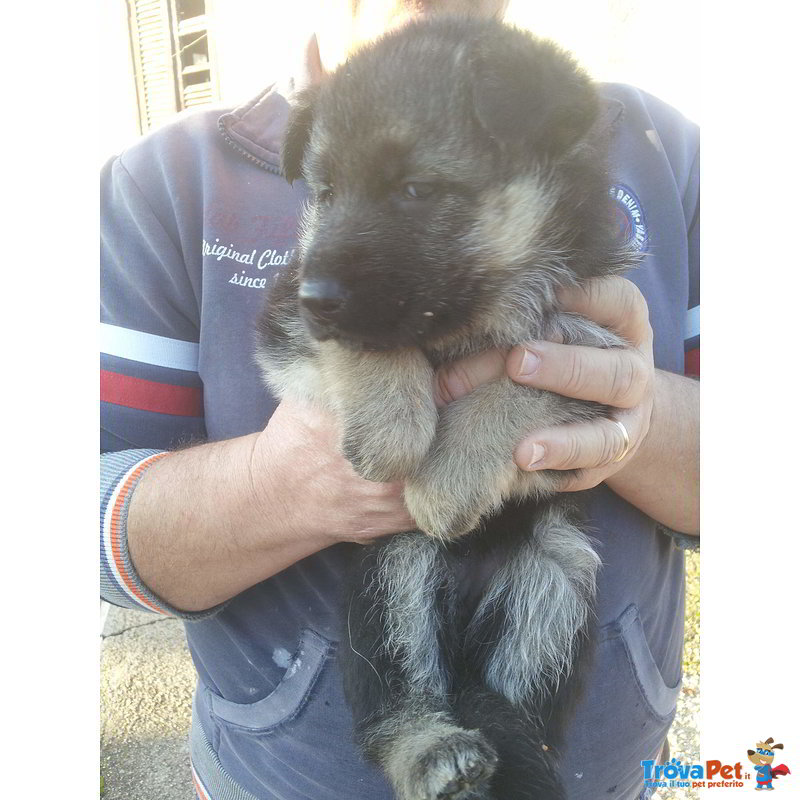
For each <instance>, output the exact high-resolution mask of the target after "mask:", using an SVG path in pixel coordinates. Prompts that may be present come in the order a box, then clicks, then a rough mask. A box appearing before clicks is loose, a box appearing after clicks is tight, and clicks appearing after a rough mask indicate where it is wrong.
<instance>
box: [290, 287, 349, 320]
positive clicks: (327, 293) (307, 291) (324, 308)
mask: <svg viewBox="0 0 800 800" xmlns="http://www.w3.org/2000/svg"><path fill="white" fill-rule="evenodd" d="M347 296H348V292H347V290H346V289H345V288H344V287H343V286H342V284H341V283H339V281H337V280H334V279H333V278H320V279H318V280H310V281H303V282H302V283H301V284H300V291H299V292H298V297H299V298H300V304H301V305H302V306H303V308H304V309H306V311H308V312H309V313H310V314H312V315H313V316H314V317H316V318H317V319H319V320H323V321H330V320H333V319H335V318H336V316H337V315H338V314H339V312H341V310H342V309H343V308H344V305H345V301H346V300H347Z"/></svg>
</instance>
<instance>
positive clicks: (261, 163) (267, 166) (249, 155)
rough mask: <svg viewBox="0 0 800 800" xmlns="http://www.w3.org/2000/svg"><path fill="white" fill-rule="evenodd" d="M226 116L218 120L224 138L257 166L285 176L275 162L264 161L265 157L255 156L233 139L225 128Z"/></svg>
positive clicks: (218, 126)
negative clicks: (224, 120)
mask: <svg viewBox="0 0 800 800" xmlns="http://www.w3.org/2000/svg"><path fill="white" fill-rule="evenodd" d="M223 119H224V117H220V118H219V119H218V120H217V128H218V129H219V132H220V134H222V138H223V139H224V140H225V141H226V142H227V143H228V144H229V145H230V146H231V147H232V148H233V149H234V150H236V152H238V153H240V154H241V155H243V156H244V157H245V158H246V159H247V160H248V161H252V162H253V163H254V164H256V165H257V166H259V167H261V169H263V170H266V171H267V172H271V173H272V174H273V175H278V176H280V177H283V173H282V172H281V171H280V169H278V168H277V167H276V166H274V165H273V164H270V163H269V162H268V161H264V159H262V158H259V157H258V156H254V155H253V154H252V153H251V152H250V151H249V150H245V148H244V147H242V146H241V145H240V144H239V143H238V142H237V141H236V140H235V139H233V138H232V137H231V136H230V135H229V134H228V131H227V130H225V123H224V122H223V121H222V120H223Z"/></svg>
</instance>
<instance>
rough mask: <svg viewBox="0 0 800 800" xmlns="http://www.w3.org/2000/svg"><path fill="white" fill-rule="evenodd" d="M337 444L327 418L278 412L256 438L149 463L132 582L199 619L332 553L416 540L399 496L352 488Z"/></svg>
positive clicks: (140, 493)
mask: <svg viewBox="0 0 800 800" xmlns="http://www.w3.org/2000/svg"><path fill="white" fill-rule="evenodd" d="M337 439H338V432H337V428H336V425H335V424H334V422H333V420H332V419H331V418H330V417H329V416H327V415H325V414H322V413H320V412H316V411H313V410H311V409H309V408H306V407H302V406H292V405H289V404H287V403H283V404H281V405H280V406H279V407H278V409H277V410H276V411H275V413H274V414H273V416H272V418H271V419H270V422H269V425H268V426H267V427H266V429H265V430H264V431H263V432H262V433H257V434H251V435H249V436H243V437H239V438H236V439H230V440H228V441H224V442H215V443H212V444H207V445H201V446H199V447H195V448H191V449H189V450H184V451H179V452H175V453H171V454H170V455H168V456H166V457H164V458H161V459H159V460H158V461H157V462H155V463H153V464H152V466H150V467H149V468H148V470H147V471H146V473H145V474H144V476H143V477H142V479H141V481H140V482H139V484H138V485H137V487H136V489H135V491H134V492H133V496H132V498H131V504H130V509H129V512H128V520H127V544H128V549H129V551H130V554H131V559H132V562H133V565H134V567H135V569H136V572H137V573H138V576H139V578H141V580H142V581H143V582H144V583H145V584H146V585H147V586H148V587H149V588H150V589H152V591H153V592H154V593H155V594H156V595H158V596H159V597H160V598H162V599H163V600H165V601H166V602H167V603H169V604H170V605H171V606H173V607H175V608H177V609H181V610H183V611H188V612H191V611H199V610H202V609H207V608H210V607H212V606H215V605H218V604H219V603H222V602H224V601H225V600H227V599H229V598H231V597H233V596H234V595H236V594H238V593H239V592H241V591H243V590H245V589H247V588H249V587H250V586H253V585H255V584H256V583H259V582H260V581H262V580H265V579H266V578H269V577H270V576H272V575H274V574H276V573H277V572H280V571H281V570H283V569H285V568H286V567H288V566H290V565H291V564H293V563H295V562H296V561H299V560H300V559H302V558H305V557H306V556H309V555H311V554H312V553H315V552H317V551H319V550H322V549H324V548H325V547H328V546H329V545H331V544H334V543H336V542H340V541H354V542H364V541H369V540H371V539H373V538H375V537H378V536H383V535H386V534H389V533H397V532H400V531H404V530H410V529H412V528H413V527H414V521H413V520H412V519H411V518H410V517H409V516H408V512H407V511H406V509H405V506H404V504H403V494H402V485H400V484H382V483H371V482H369V481H365V480H363V479H362V478H360V477H358V476H357V475H356V474H355V472H353V470H352V468H351V467H350V464H349V463H348V462H347V461H345V459H344V458H343V457H342V456H341V455H340V454H339V452H338V448H337Z"/></svg>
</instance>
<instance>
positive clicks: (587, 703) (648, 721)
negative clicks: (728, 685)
mask: <svg viewBox="0 0 800 800" xmlns="http://www.w3.org/2000/svg"><path fill="white" fill-rule="evenodd" d="M595 644H596V646H595V648H594V660H593V663H592V665H591V667H590V668H589V674H588V676H587V678H588V679H587V682H586V687H585V694H584V695H583V696H582V698H581V700H580V701H579V702H578V705H577V708H576V712H575V716H574V717H573V718H572V720H571V722H570V723H569V725H568V729H567V731H566V736H565V742H564V749H563V756H562V759H561V774H562V777H563V779H564V783H565V789H566V793H567V796H568V797H569V798H570V800H596V798H597V797H603V798H608V800H618V799H619V798H638V797H639V795H640V794H641V792H642V789H643V788H644V777H643V773H642V767H641V762H642V761H644V760H646V759H649V758H657V757H658V755H659V754H660V752H661V747H662V745H663V743H664V740H665V739H666V736H667V731H668V730H669V726H670V724H671V722H672V719H673V717H674V715H675V708H676V705H677V700H678V695H679V693H680V680H678V681H677V683H676V684H675V685H674V686H669V685H667V683H666V682H665V681H664V678H663V676H662V674H661V670H660V669H659V667H658V664H657V663H656V661H655V659H654V658H653V654H652V651H651V650H650V645H649V644H648V642H647V637H646V635H645V632H644V628H643V627H642V621H641V618H640V616H639V609H638V608H637V607H636V606H635V605H630V606H628V607H627V608H626V609H625V611H623V613H622V614H620V616H619V617H617V619H615V620H614V621H613V622H611V623H609V624H608V625H604V626H603V627H601V628H600V629H599V630H598V631H597V632H596V640H595Z"/></svg>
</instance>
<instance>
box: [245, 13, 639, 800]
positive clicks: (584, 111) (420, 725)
mask: <svg viewBox="0 0 800 800" xmlns="http://www.w3.org/2000/svg"><path fill="white" fill-rule="evenodd" d="M599 108H600V106H599V101H598V97H597V95H596V91H595V89H594V87H593V85H592V84H591V82H590V81H589V79H588V78H587V77H586V76H585V75H584V74H583V73H582V72H581V71H580V70H579V69H578V67H577V66H576V64H575V63H574V61H573V60H572V59H571V58H570V57H569V56H567V55H566V54H565V53H563V52H561V51H560V50H559V49H558V48H556V47H555V46H554V45H552V44H550V43H548V42H543V41H538V40H535V39H534V38H532V37H531V36H529V35H528V34H527V33H524V32H522V31H519V30H516V29H513V28H509V27H506V26H504V25H503V24H501V23H499V22H495V21H489V20H478V19H467V18H464V19H461V18H438V19H433V20H426V21H422V22H414V23H412V24H410V25H408V26H407V27H405V28H403V29H400V30H398V31H396V32H393V33H390V34H388V35H387V36H385V37H384V38H383V39H381V40H380V41H378V42H377V43H376V44H374V45H373V46H371V47H369V48H366V49H364V50H362V51H361V52H359V53H358V54H356V55H355V56H353V57H352V58H351V59H350V60H349V61H348V62H347V63H346V64H344V65H343V66H341V67H340V68H339V69H338V70H337V71H336V72H335V73H334V74H333V75H331V76H330V77H329V79H328V80H327V81H326V82H325V83H324V84H323V85H322V86H320V87H316V88H314V89H311V90H308V91H307V92H306V93H304V94H303V95H302V96H301V97H300V98H299V99H298V100H297V102H296V104H295V105H294V106H293V108H292V111H291V114H290V119H289V125H288V131H287V134H286V140H285V145H284V150H283V169H284V172H285V174H286V177H287V179H288V180H289V181H294V180H295V179H297V178H299V177H301V176H302V177H304V178H305V179H306V181H307V183H308V187H309V190H310V202H309V204H308V206H307V209H306V213H305V216H304V220H303V224H302V230H301V236H300V242H299V246H298V251H297V257H296V258H295V260H294V261H293V263H292V264H291V265H290V266H289V267H288V268H287V269H286V270H285V271H284V272H282V273H281V274H280V275H279V276H278V277H277V279H276V283H275V285H274V287H273V289H272V291H271V293H270V297H269V301H268V305H267V308H266V310H265V312H264V314H263V316H262V318H261V320H260V323H259V345H258V358H259V362H260V364H261V366H262V368H263V372H264V376H265V379H266V382H267V384H268V386H269V387H270V389H271V390H272V391H273V393H274V394H275V395H277V396H278V397H280V398H285V397H290V396H291V397H294V398H297V399H301V400H303V401H306V402H311V403H316V404H319V405H320V406H323V407H325V408H327V409H329V410H331V411H332V412H333V413H334V414H336V415H337V417H338V419H339V420H340V421H341V425H342V430H343V435H342V442H341V447H342V451H343V453H344V454H345V456H346V457H347V458H348V459H349V461H350V462H351V464H352V465H353V467H354V469H355V470H356V471H357V472H358V473H359V474H360V475H361V476H363V477H364V478H366V479H368V480H372V481H390V480H403V481H405V485H406V489H405V500H406V504H407V506H408V509H409V511H410V512H411V514H412V516H413V517H414V519H415V520H416V521H417V523H418V525H419V530H418V531H411V532H408V533H403V534H398V535H396V536H393V537H390V538H388V539H384V540H383V541H381V542H379V543H376V544H373V545H370V546H368V547H366V548H362V549H358V550H354V557H353V562H354V563H353V573H354V574H353V576H352V581H351V585H350V588H349V589H348V591H347V593H346V597H345V603H344V612H343V613H344V614H345V620H344V623H345V624H343V646H342V648H341V650H340V661H341V668H342V671H343V675H344V683H345V691H346V694H347V697H348V701H349V703H350V704H351V707H352V710H353V715H354V720H355V728H356V734H357V737H358V741H359V743H360V745H361V747H362V749H363V752H364V753H365V755H366V756H367V758H369V759H370V760H372V761H373V762H375V763H376V764H378V765H379V766H380V767H381V768H382V769H383V771H384V773H385V774H386V776H387V778H388V779H389V781H390V783H391V784H392V786H393V788H394V791H395V794H396V796H397V798H399V800H436V799H437V798H438V799H440V800H441V799H443V798H446V799H447V800H466V799H467V798H473V799H478V798H498V799H499V798H502V800H515V799H516V798H531V797H537V798H539V797H542V798H560V797H562V796H563V789H562V788H561V785H560V782H559V779H558V775H557V761H556V753H557V747H554V744H555V745H557V743H558V731H557V727H558V726H557V722H558V721H559V720H562V721H563V719H564V718H565V715H566V709H567V707H568V706H569V703H570V700H571V699H572V698H574V696H575V694H576V689H575V680H574V677H575V675H576V672H577V671H578V670H577V667H576V663H577V660H578V654H579V651H580V650H581V643H582V641H583V639H584V638H585V636H584V634H585V632H586V629H587V623H588V620H589V618H590V614H591V608H592V598H593V594H594V587H595V573H596V571H597V568H598V565H599V559H598V557H597V555H596V553H595V552H594V550H593V548H592V545H591V543H590V540H589V539H588V538H587V536H586V535H585V534H584V533H583V532H582V531H581V529H580V527H579V526H578V524H577V521H576V520H577V516H576V513H575V510H574V509H573V508H572V507H571V506H570V503H569V501H567V500H566V499H564V496H563V495H562V496H558V495H557V494H556V493H555V490H556V488H557V485H558V480H559V475H558V474H557V473H554V472H552V471H550V472H547V471H545V472H535V473H525V472H522V471H521V470H519V469H518V468H517V467H516V466H515V465H514V463H513V460H512V452H513V449H514V447H515V445H516V444H517V443H518V442H519V441H520V440H521V439H522V438H524V436H525V435H527V434H529V433H530V432H531V431H534V430H536V429H541V428H544V427H549V426H552V425H558V424H562V423H569V422H576V421H580V420H591V419H593V418H596V417H597V416H598V415H605V414H607V413H608V409H606V408H604V407H602V406H599V405H597V404H593V403H589V402H583V401H579V400H573V399H568V398H564V397H560V396H557V395H554V394H552V393H548V392H544V391H536V390H531V389H528V388H524V387H521V386H519V385H517V384H515V383H513V382H512V381H511V380H508V379H503V380H500V381H497V382H495V383H492V384H490V385H486V386H482V387H480V388H479V389H477V390H475V391H474V392H472V393H471V394H469V395H467V396H466V397H464V398H461V399H460V400H457V401H455V402H452V403H450V404H449V405H448V406H446V407H445V408H444V409H442V410H437V408H436V406H435V404H434V399H433V383H434V370H435V369H436V368H437V367H439V366H441V365H442V364H446V363H448V362H451V361H454V360H456V359H458V358H462V357H464V356H467V355H470V354H472V353H477V352H480V351H483V350H485V349H487V348H490V347H499V348H509V347H511V346H513V345H515V344H518V343H520V342H523V341H526V340H531V339H554V338H555V339H557V340H561V341H563V342H565V343H571V344H581V345H588V346H594V347H616V346H621V345H622V344H623V342H622V341H621V340H620V339H619V337H617V336H616V335H615V334H614V333H612V332H610V331H607V330H605V329H603V328H601V327H599V326H597V325H595V324H594V323H592V322H589V321H587V320H586V319H583V318H581V317H579V316H576V315H573V314H567V313H563V312H560V311H559V310H558V309H557V306H556V302H555V292H556V290H557V289H558V288H559V287H560V286H570V285H575V284H579V283H580V282H581V281H583V280H585V279H587V278H590V277H596V276H601V275H610V274H615V273H619V272H621V271H622V270H624V269H627V268H628V267H630V266H631V265H632V264H633V256H632V255H631V254H630V253H629V252H627V251H625V250H623V249H621V248H620V246H619V245H618V244H617V242H616V241H615V238H614V234H613V229H612V224H611V221H612V218H613V217H612V210H611V207H610V202H611V201H610V199H609V196H608V186H609V184H610V180H609V177H608V174H607V165H606V142H605V141H604V139H603V137H602V136H601V135H600V134H599V133H597V131H598V130H600V129H601V126H596V127H593V126H594V124H595V123H596V122H597V121H598V115H599Z"/></svg>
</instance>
